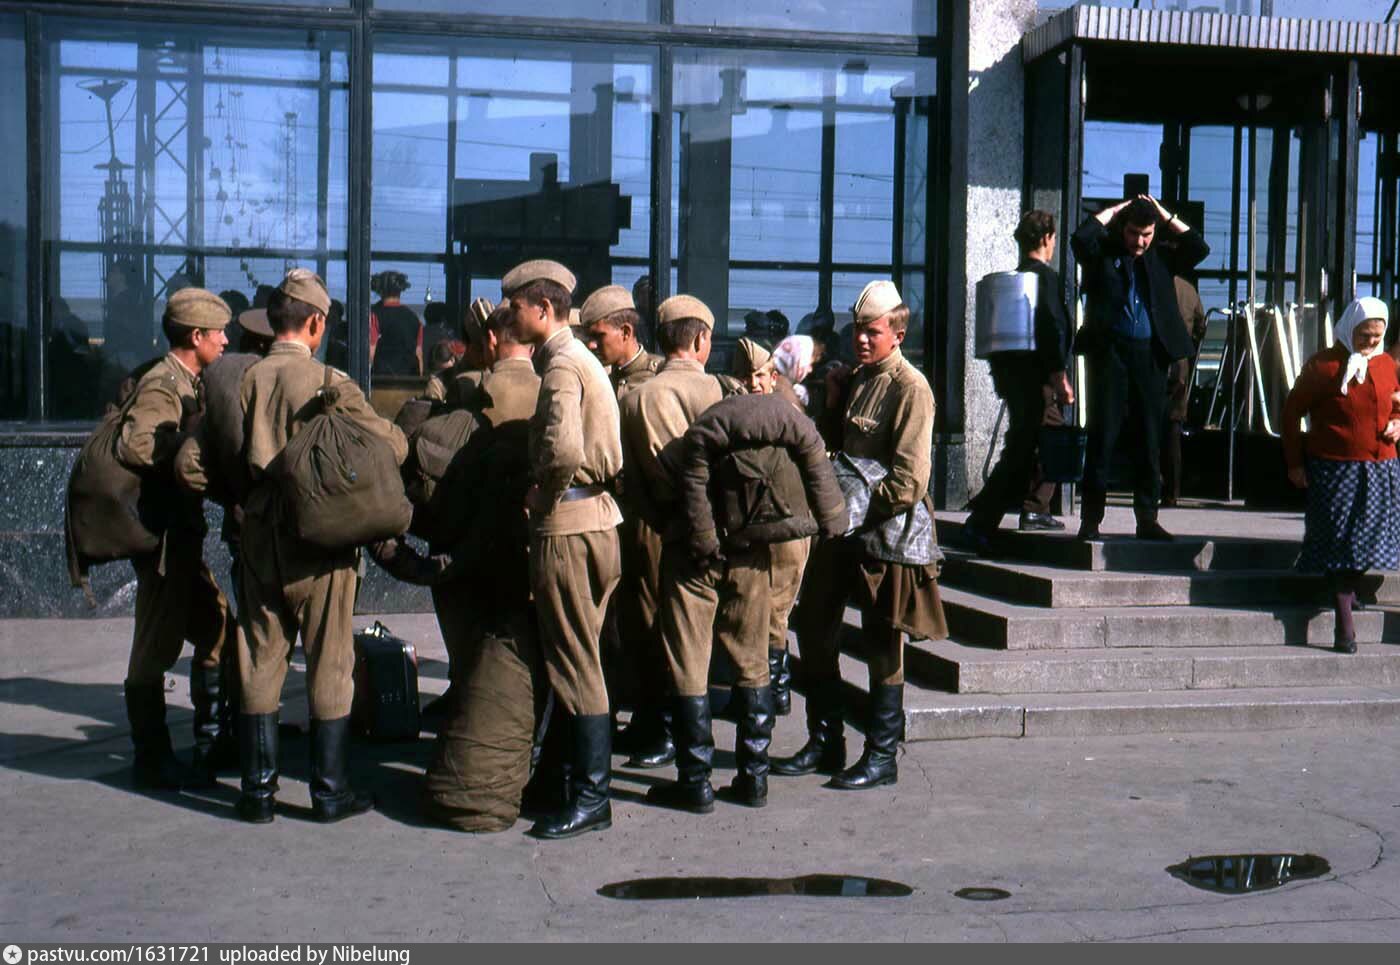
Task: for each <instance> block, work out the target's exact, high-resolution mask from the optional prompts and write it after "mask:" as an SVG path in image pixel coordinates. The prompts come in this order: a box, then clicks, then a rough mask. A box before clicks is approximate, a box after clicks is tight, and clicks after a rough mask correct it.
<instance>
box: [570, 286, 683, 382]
mask: <svg viewBox="0 0 1400 965" xmlns="http://www.w3.org/2000/svg"><path fill="white" fill-rule="evenodd" d="M578 320H579V324H580V325H581V326H583V330H584V331H585V332H586V333H587V336H588V337H587V343H588V350H589V351H590V352H592V353H593V354H594V355H596V356H597V357H598V361H599V362H602V363H603V365H604V366H606V367H607V369H608V377H609V378H610V379H611V380H612V384H613V389H614V390H616V392H617V398H618V401H621V400H622V397H623V396H624V395H626V394H627V393H628V392H631V391H632V390H633V389H635V388H636V387H637V386H639V385H641V384H643V383H644V382H646V381H648V380H649V379H651V378H652V377H653V376H655V375H656V373H657V371H659V370H660V368H661V363H662V362H664V361H665V360H664V359H663V358H662V357H661V356H659V355H653V354H651V353H650V352H648V351H647V350H646V348H645V347H644V346H643V345H642V343H641V336H640V334H639V332H640V329H641V325H642V317H641V315H639V314H638V313H637V306H636V304H635V303H634V302H633V301H632V293H631V292H629V291H628V290H627V289H625V288H623V287H622V286H621V285H608V286H606V287H603V288H600V289H598V290H597V291H596V292H594V293H593V294H591V295H589V296H588V298H587V299H586V300H585V301H584V303H583V307H582V308H580V309H579V317H578Z"/></svg>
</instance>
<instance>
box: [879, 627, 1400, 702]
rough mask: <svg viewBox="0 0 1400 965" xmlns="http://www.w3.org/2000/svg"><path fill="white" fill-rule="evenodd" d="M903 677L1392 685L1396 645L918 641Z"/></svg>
mask: <svg viewBox="0 0 1400 965" xmlns="http://www.w3.org/2000/svg"><path fill="white" fill-rule="evenodd" d="M905 664H906V666H907V667H908V669H909V673H910V675H911V677H916V678H917V679H918V680H919V681H920V682H921V683H924V684H927V685H929V686H932V687H936V688H939V689H943V690H948V691H952V692H956V693H961V694H1054V693H1105V692H1125V691H1169V690H1178V691H1179V690H1223V689H1232V688H1245V687H1269V688H1280V687H1363V686H1384V687H1393V686H1400V646H1395V645H1393V644H1363V645H1362V646H1361V647H1360V648H1359V650H1358V652H1357V653H1355V654H1340V653H1336V652H1334V651H1333V650H1331V649H1324V648H1321V647H1211V648H1203V647H1193V648H1185V647H1182V648H1176V647H1172V648H1166V647H1154V648H1141V649H1139V648H1132V649H1123V650H1115V651H1104V650H1098V651H1095V650H1061V651H1053V650H1052V651H1035V652H1029V651H1017V650H988V649H987V648H985V647H972V646H967V645H966V644H961V643H956V642H954V641H952V640H938V641H922V642H920V643H917V644H912V645H911V646H910V647H909V648H908V649H907V650H906V653H905Z"/></svg>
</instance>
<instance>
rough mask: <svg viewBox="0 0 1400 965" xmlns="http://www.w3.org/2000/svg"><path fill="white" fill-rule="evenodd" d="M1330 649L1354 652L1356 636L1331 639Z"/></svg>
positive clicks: (1340, 651)
mask: <svg viewBox="0 0 1400 965" xmlns="http://www.w3.org/2000/svg"><path fill="white" fill-rule="evenodd" d="M1332 649H1333V650H1335V651H1337V652H1338V653H1356V638H1355V637H1341V638H1339V639H1337V640H1335V641H1333V643H1332Z"/></svg>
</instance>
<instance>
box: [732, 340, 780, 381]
mask: <svg viewBox="0 0 1400 965" xmlns="http://www.w3.org/2000/svg"><path fill="white" fill-rule="evenodd" d="M772 364H773V353H772V352H770V351H768V350H767V349H766V348H764V347H763V346H762V345H759V344H758V343H757V342H755V341H754V340H753V339H751V338H741V339H739V342H738V344H736V345H735V346H734V363H733V373H732V374H734V375H736V376H738V377H739V378H745V377H747V376H750V375H753V374H754V373H755V372H762V371H763V370H764V369H766V368H768V367H769V366H771V365H772Z"/></svg>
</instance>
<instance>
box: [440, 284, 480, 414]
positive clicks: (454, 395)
mask: <svg viewBox="0 0 1400 965" xmlns="http://www.w3.org/2000/svg"><path fill="white" fill-rule="evenodd" d="M494 309H495V306H494V305H492V304H491V302H490V301H488V300H487V299H485V298H478V299H477V300H476V301H474V302H472V303H471V306H470V307H469V308H468V309H467V313H466V316H465V317H464V318H463V319H462V343H463V344H464V345H465V346H466V350H465V351H464V352H463V353H462V357H461V358H460V359H458V360H457V362H456V364H455V365H453V366H452V367H451V368H450V369H448V370H447V371H446V372H441V373H436V372H435V373H434V374H433V375H432V376H431V377H429V379H428V385H427V388H425V389H424V390H423V398H425V399H428V400H429V401H432V402H441V403H443V404H444V405H445V406H446V407H447V408H449V409H465V408H471V407H472V405H473V401H474V399H475V396H476V389H477V386H479V385H480V384H481V377H482V374H483V372H484V371H485V369H486V366H487V365H488V364H490V363H489V362H487V360H486V357H485V351H486V343H485V339H486V336H485V332H484V331H483V326H484V325H485V324H486V319H487V317H488V316H489V315H490V314H491V312H492V311H493V310H494Z"/></svg>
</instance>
